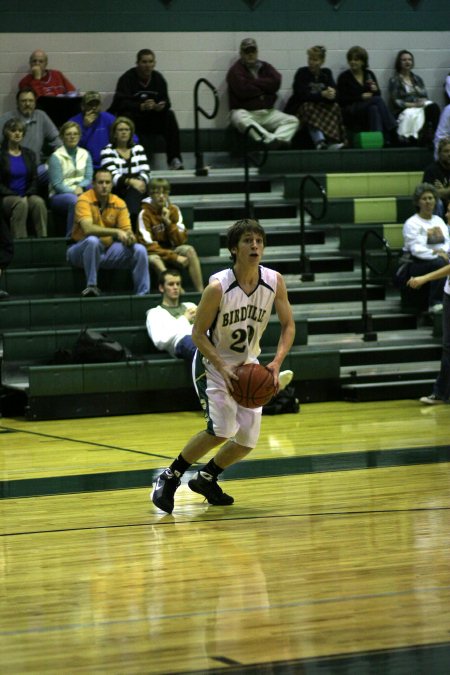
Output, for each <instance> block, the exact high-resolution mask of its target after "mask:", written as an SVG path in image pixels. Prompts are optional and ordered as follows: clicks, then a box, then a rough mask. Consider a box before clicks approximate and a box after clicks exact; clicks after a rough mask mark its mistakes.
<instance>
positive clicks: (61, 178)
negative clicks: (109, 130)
mask: <svg viewBox="0 0 450 675" xmlns="http://www.w3.org/2000/svg"><path fill="white" fill-rule="evenodd" d="M59 136H60V138H61V140H62V142H63V144H62V146H61V147H60V148H57V150H55V152H54V153H53V154H52V155H51V156H50V159H49V161H48V175H49V183H50V190H49V194H50V206H51V209H52V211H53V212H54V213H55V215H56V216H57V217H60V218H61V217H63V218H65V227H66V236H67V237H69V236H70V234H71V232H72V226H73V216H74V212H75V204H76V203H77V201H78V197H79V196H80V195H81V194H82V193H83V192H85V191H86V190H87V189H88V188H89V187H90V185H91V183H92V172H93V169H92V158H91V156H90V154H89V152H88V151H87V150H85V149H84V148H80V146H79V145H78V144H79V142H80V138H81V128H80V125H79V124H77V123H76V122H70V121H69V122H65V123H64V124H63V125H62V127H61V128H60V130H59Z"/></svg>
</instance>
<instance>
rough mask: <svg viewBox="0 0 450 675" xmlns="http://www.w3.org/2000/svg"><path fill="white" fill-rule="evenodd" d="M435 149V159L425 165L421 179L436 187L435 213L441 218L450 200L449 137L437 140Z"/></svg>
mask: <svg viewBox="0 0 450 675" xmlns="http://www.w3.org/2000/svg"><path fill="white" fill-rule="evenodd" d="M437 151H438V158H437V161H434V162H432V163H431V164H429V165H428V166H427V167H426V169H425V171H424V174H423V178H422V180H423V182H424V183H431V185H434V187H435V188H436V191H437V193H438V196H439V199H438V203H437V208H436V213H437V215H438V216H441V218H443V217H444V213H446V211H447V207H448V204H449V201H450V137H449V138H443V139H442V140H440V141H439V144H438V148H437Z"/></svg>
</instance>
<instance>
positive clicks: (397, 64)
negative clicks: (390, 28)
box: [394, 49, 414, 73]
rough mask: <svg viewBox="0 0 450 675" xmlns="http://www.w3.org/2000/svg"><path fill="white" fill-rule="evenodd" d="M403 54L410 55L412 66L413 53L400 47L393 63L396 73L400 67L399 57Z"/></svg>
mask: <svg viewBox="0 0 450 675" xmlns="http://www.w3.org/2000/svg"><path fill="white" fill-rule="evenodd" d="M403 54H409V55H410V57H411V58H412V64H413V68H414V55H413V54H411V52H409V51H408V50H407V49H400V51H399V53H398V54H397V56H396V57H395V64H394V65H395V70H396V71H397V73H399V72H400V71H401V69H402V66H401V63H400V61H401V58H402V56H403Z"/></svg>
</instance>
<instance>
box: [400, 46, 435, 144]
mask: <svg viewBox="0 0 450 675" xmlns="http://www.w3.org/2000/svg"><path fill="white" fill-rule="evenodd" d="M413 68H414V56H413V55H412V54H411V52H409V51H408V50H406V49H402V50H401V51H399V52H398V54H397V57H396V59H395V70H396V71H397V72H396V74H395V75H393V76H392V77H391V78H390V80H389V99H390V104H391V108H392V112H393V113H394V115H395V117H396V118H397V124H398V126H397V135H398V137H399V139H400V141H403V142H404V143H408V142H411V141H417V140H419V144H420V145H430V144H431V143H432V141H433V137H434V132H435V130H436V127H437V124H438V121H439V114H440V108H439V106H438V104H437V103H433V101H430V100H429V99H428V93H427V90H426V87H425V84H424V82H423V80H422V78H421V77H419V75H416V74H415V73H413V71H412V69H413Z"/></svg>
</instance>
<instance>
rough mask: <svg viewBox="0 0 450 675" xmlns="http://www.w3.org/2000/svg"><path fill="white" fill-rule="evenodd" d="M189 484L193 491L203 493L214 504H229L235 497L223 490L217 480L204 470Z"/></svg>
mask: <svg viewBox="0 0 450 675" xmlns="http://www.w3.org/2000/svg"><path fill="white" fill-rule="evenodd" d="M188 485H189V487H190V488H191V490H192V491H193V492H197V493H198V494H199V495H203V497H205V498H206V499H207V500H208V502H209V503H210V504H213V505H214V506H229V505H230V504H233V502H234V499H233V497H231V496H230V495H227V494H226V493H225V492H224V491H223V490H222V488H221V487H220V486H219V484H218V482H217V480H216V479H214V478H213V477H212V476H211V475H210V474H209V473H205V472H204V471H198V473H197V474H196V475H195V476H194V478H191V480H190V481H189V483H188Z"/></svg>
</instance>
